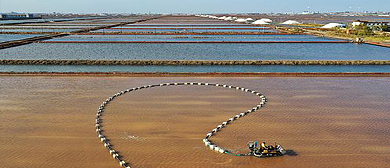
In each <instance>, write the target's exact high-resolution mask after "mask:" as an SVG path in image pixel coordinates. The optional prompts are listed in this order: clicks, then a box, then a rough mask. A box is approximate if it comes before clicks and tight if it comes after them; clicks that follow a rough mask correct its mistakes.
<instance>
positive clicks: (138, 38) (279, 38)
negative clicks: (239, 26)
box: [48, 35, 340, 41]
mask: <svg viewBox="0 0 390 168" xmlns="http://www.w3.org/2000/svg"><path fill="white" fill-rule="evenodd" d="M48 41H340V40H338V39H330V38H323V37H316V36H310V35H245V36H243V35H71V36H65V37H61V38H55V39H50V40H48Z"/></svg>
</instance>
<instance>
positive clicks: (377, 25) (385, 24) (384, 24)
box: [352, 20, 390, 30]
mask: <svg viewBox="0 0 390 168" xmlns="http://www.w3.org/2000/svg"><path fill="white" fill-rule="evenodd" d="M356 26H367V27H369V28H375V29H378V28H379V29H380V30H389V27H390V23H389V22H370V21H362V20H356V21H354V22H352V27H356Z"/></svg>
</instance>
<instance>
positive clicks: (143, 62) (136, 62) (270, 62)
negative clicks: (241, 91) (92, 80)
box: [0, 60, 390, 66]
mask: <svg viewBox="0 0 390 168" xmlns="http://www.w3.org/2000/svg"><path fill="white" fill-rule="evenodd" d="M0 65H141V66H145V65H161V66H163V65H170V66H172V65H195V66H199V65H390V60H0Z"/></svg>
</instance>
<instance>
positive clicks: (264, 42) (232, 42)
mask: <svg viewBox="0 0 390 168" xmlns="http://www.w3.org/2000/svg"><path fill="white" fill-rule="evenodd" d="M37 43H231V44H235V43H252V44H253V43H263V44H267V43H332V44H333V43H351V42H350V41H37Z"/></svg>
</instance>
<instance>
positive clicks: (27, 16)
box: [0, 12, 41, 20]
mask: <svg viewBox="0 0 390 168" xmlns="http://www.w3.org/2000/svg"><path fill="white" fill-rule="evenodd" d="M39 18H41V16H40V15H38V14H32V13H14V12H13V13H2V14H0V19H2V20H13V19H15V20H16V19H39Z"/></svg>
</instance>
